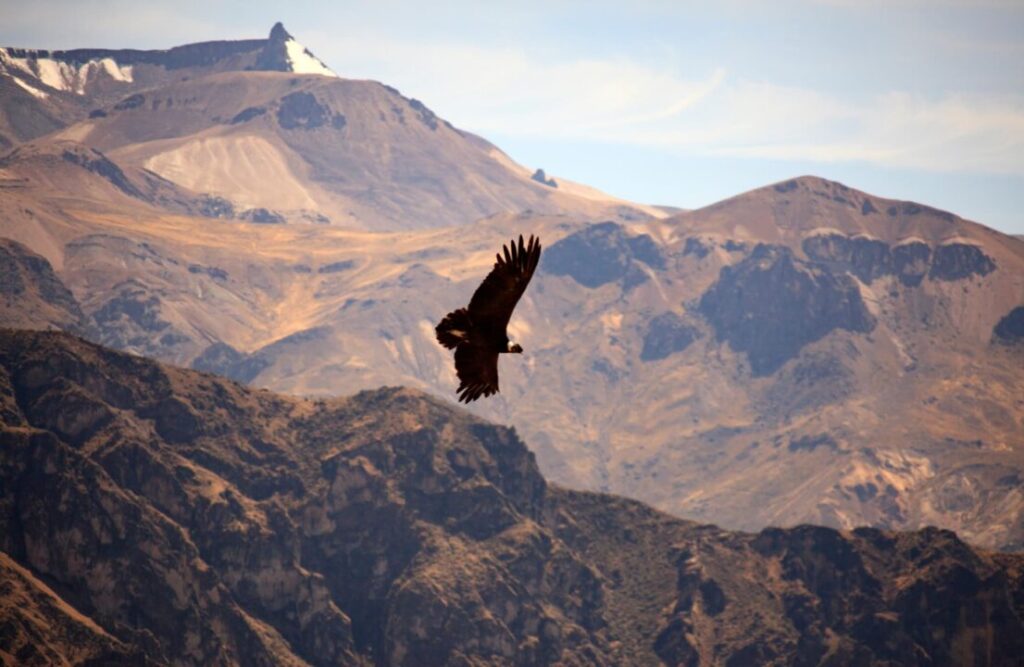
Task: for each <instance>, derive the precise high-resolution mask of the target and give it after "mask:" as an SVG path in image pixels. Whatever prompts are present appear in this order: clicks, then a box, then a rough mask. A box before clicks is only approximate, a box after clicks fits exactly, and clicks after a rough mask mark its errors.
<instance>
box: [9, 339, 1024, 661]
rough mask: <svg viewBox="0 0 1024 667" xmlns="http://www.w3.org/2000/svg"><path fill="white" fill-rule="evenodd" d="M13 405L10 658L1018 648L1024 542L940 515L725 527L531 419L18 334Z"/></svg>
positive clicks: (902, 652)
mask: <svg viewBox="0 0 1024 667" xmlns="http://www.w3.org/2000/svg"><path fill="white" fill-rule="evenodd" d="M0 417H2V423H0V440H2V442H3V447H0V467H2V470H3V479H4V482H5V483H4V484H3V486H0V528H2V529H0V567H2V568H3V570H4V573H5V577H4V581H5V583H4V591H5V592H4V595H3V597H2V603H3V605H5V619H6V621H5V625H4V627H5V630H4V632H3V633H2V635H0V655H3V656H5V659H7V658H8V657H9V658H10V659H12V660H13V661H14V662H15V663H17V664H23V665H43V664H52V663H54V662H61V661H66V662H68V663H70V664H167V663H174V664H197V665H200V664H214V663H216V664H247V665H252V664H278V665H281V664H294V665H302V664H310V665H330V664H353V665H356V664H363V665H423V664H430V665H483V664H487V665H537V664H566V665H620V664H657V663H658V662H663V663H665V664H752V663H756V664H765V665H791V664H807V665H812V664H821V661H822V660H825V661H826V662H828V663H829V664H851V663H857V664H879V665H881V664H930V665H1013V664H1016V663H1015V661H1016V660H1018V658H1019V656H1020V655H1021V654H1022V652H1024V643H1022V642H1024V621H1022V619H1024V605H1022V600H1024V557H1021V556H1011V555H992V554H988V553H985V552H981V551H977V550H974V549H972V548H970V547H968V546H967V545H965V544H964V543H963V542H961V541H960V540H958V539H957V538H956V536H955V535H953V534H952V533H950V532H948V531H940V530H935V529H929V530H924V531H919V532H914V533H902V534H897V533H889V532H885V531H879V530H873V529H861V530H857V531H853V532H837V531H834V530H830V529H826V528H812V527H809V526H805V527H798V528H795V529H789V530H782V529H770V530H765V531H763V532H761V533H760V534H757V535H748V534H741V533H731V532H728V531H722V530H720V529H717V528H714V527H711V526H701V525H698V524H694V523H692V522H687V521H682V520H679V519H673V518H670V517H668V516H666V515H663V514H660V513H658V512H656V511H654V510H652V509H649V508H647V507H645V506H643V505H641V504H639V503H636V502H633V501H628V500H624V499H621V498H617V497H613V496H604V495H600V494H592V493H581V492H573V491H567V490H563V489H561V488H559V487H556V486H552V485H550V484H548V483H547V482H545V480H544V478H543V477H541V475H540V473H539V471H538V469H537V465H536V463H535V461H534V457H533V455H532V454H531V453H530V452H529V451H528V450H527V449H526V447H525V446H524V444H523V443H522V442H521V441H520V440H519V438H518V437H517V435H516V433H515V431H513V430H511V429H508V428H504V427H500V426H495V425H492V424H489V423H486V422H483V421H480V420H478V419H476V418H474V417H472V416H470V415H469V414H468V413H466V412H464V411H460V410H456V409H453V408H452V407H449V406H448V405H446V404H443V403H441V402H439V401H437V400H436V399H433V398H430V397H429V396H427V395H425V394H422V393H420V392H417V391H413V390H408V389H380V390H375V391H370V392H362V393H359V394H356V395H354V396H352V397H350V398H339V399H331V400H327V401H321V400H309V399H297V398H290V397H285V396H279V395H275V394H272V393H269V392H265V391H256V390H251V389H245V388H243V387H241V386H239V385H237V384H234V383H232V382H230V381H227V380H223V379H220V378H217V377H215V376H212V375H207V374H202V373H198V372H195V371H185V370H180V369H175V368H171V367H165V366H161V365H159V364H157V363H155V362H152V361H148V360H145V359H141V358H138V357H133V356H129V355H125V354H121V353H116V352H113V351H110V350H107V349H104V348H101V347H97V346H94V345H91V344H87V343H85V342H83V341H81V340H79V339H75V338H72V337H70V336H68V335H66V334H60V333H52V332H50V333H46V332H28V331H20V332H16V331H9V330H8V331H2V332H0ZM757 619H760V620H757ZM924 656H927V658H925V657H924Z"/></svg>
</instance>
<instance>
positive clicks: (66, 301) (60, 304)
mask: <svg viewBox="0 0 1024 667" xmlns="http://www.w3.org/2000/svg"><path fill="white" fill-rule="evenodd" d="M0 321H3V322H4V323H5V324H6V325H7V326H10V327H17V328H19V329H58V330H61V331H69V332H71V333H73V334H77V335H79V336H85V337H95V335H96V332H95V329H94V327H93V325H92V322H91V320H90V319H89V318H87V317H86V315H85V314H84V313H83V312H82V309H81V307H80V306H79V305H78V302H77V301H75V297H74V296H73V295H72V294H71V292H70V291H69V290H68V288H67V287H66V286H65V285H64V283H62V282H61V280H60V278H58V277H57V275H56V274H55V273H54V272H53V267H51V266H50V263H49V262H47V261H46V260H45V259H44V258H43V257H40V256H39V255H37V254H36V253H34V252H32V251H31V250H29V249H28V248H26V247H25V246H23V245H22V244H20V243H18V242H16V241H11V240H9V239H2V238H0Z"/></svg>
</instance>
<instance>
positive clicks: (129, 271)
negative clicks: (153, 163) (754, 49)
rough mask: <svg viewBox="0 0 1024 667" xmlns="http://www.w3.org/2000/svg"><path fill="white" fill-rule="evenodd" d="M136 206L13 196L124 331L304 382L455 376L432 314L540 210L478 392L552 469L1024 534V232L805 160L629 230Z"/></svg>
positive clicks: (8, 204)
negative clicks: (384, 228) (538, 252)
mask: <svg viewBox="0 0 1024 667" xmlns="http://www.w3.org/2000/svg"><path fill="white" fill-rule="evenodd" d="M92 176H95V175H92ZM122 201H123V202H126V203H125V204H124V206H123V207H120V208H114V207H111V206H110V204H108V203H104V202H99V201H94V200H87V199H86V198H80V199H75V198H67V199H62V200H57V199H55V198H54V197H53V195H52V192H51V191H50V190H46V189H43V188H34V187H33V186H31V185H26V186H25V187H22V188H20V189H12V190H10V196H8V197H6V198H5V199H3V200H0V210H2V211H3V212H4V215H6V216H7V219H8V220H10V221H11V225H10V232H9V233H10V234H11V235H12V236H14V237H15V238H17V239H18V240H21V241H22V242H24V243H26V244H28V245H29V246H30V247H32V248H34V249H37V250H38V251H39V252H41V253H42V254H44V255H45V256H46V257H47V258H49V259H50V261H51V262H52V263H53V264H54V266H55V267H57V268H58V271H59V272H60V275H61V277H62V278H63V279H64V280H65V281H66V283H67V284H68V286H69V287H70V288H71V289H72V290H73V291H74V292H75V295H76V297H77V298H78V300H79V302H80V303H81V304H82V305H83V308H84V310H85V311H86V313H88V314H89V315H91V316H93V317H95V318H97V320H98V324H99V325H100V329H101V336H102V338H101V340H103V341H105V342H107V343H108V344H111V345H116V346H118V347H122V348H124V349H129V350H132V351H136V352H140V353H146V354H153V355H158V356H160V357H161V358H163V359H167V360H172V361H175V362H177V363H181V364H189V363H194V364H195V365H196V366H197V367H200V368H203V369H207V370H214V371H217V372H220V373H224V374H227V375H230V376H231V377H235V378H237V379H239V380H242V381H245V382H252V383H254V384H257V385H260V386H266V387H271V388H274V389H276V390H281V391H290V392H294V393H299V394H318V395H336V394H338V393H342V392H345V391H352V390H356V389H363V388H372V387H377V386H380V385H381V384H388V383H394V382H403V383H407V384H410V385H412V386H416V387H418V388H421V389H426V390H429V391H432V392H436V393H438V394H440V395H441V396H446V397H450V396H451V392H452V390H453V387H454V386H455V380H454V377H453V373H452V364H451V360H450V355H448V354H446V353H445V351H444V350H442V349H441V348H440V347H439V346H438V345H437V344H436V342H435V340H434V336H433V325H434V324H435V323H436V322H437V321H438V320H439V319H440V317H441V316H443V314H444V313H445V312H448V311H449V310H450V309H451V307H452V306H453V304H460V303H465V302H466V300H468V298H469V296H470V295H471V294H472V291H473V289H475V287H476V285H477V284H478V281H479V280H480V279H481V277H482V276H483V275H485V274H486V272H487V270H488V269H489V266H490V263H491V262H492V261H493V252H494V250H495V249H496V248H498V247H500V244H501V243H502V242H505V241H507V239H508V238H509V236H510V235H512V234H515V233H518V232H520V231H522V232H526V231H529V232H531V233H537V234H539V235H540V237H541V238H542V239H543V240H544V242H545V245H546V248H547V250H546V251H545V255H544V257H543V259H542V265H541V268H540V270H539V271H538V275H537V276H536V277H535V279H534V282H533V284H532V285H531V288H530V290H529V291H528V292H527V294H526V296H525V298H524V300H523V302H522V303H521V304H520V306H519V308H518V309H517V312H516V315H515V317H514V318H513V320H512V324H511V327H512V329H511V331H512V335H513V337H514V338H516V339H518V340H519V341H520V342H522V343H523V344H524V347H525V349H526V352H527V354H526V355H525V356H524V357H523V358H522V359H513V360H503V361H502V367H501V374H502V394H501V395H500V396H499V397H497V398H496V399H494V400H492V401H488V402H487V403H483V404H480V405H477V406H474V407H473V408H472V409H473V410H474V411H476V412H477V413H478V414H480V415H482V416H486V417H488V418H491V419H496V420H500V421H503V422H507V423H513V424H516V425H517V427H518V428H519V429H520V430H521V431H522V432H523V433H524V434H526V435H527V436H528V437H529V438H530V442H531V443H532V444H533V446H534V447H535V448H536V451H537V453H538V457H539V461H540V464H541V467H542V469H544V470H545V472H546V473H547V474H549V475H551V476H552V477H553V478H554V479H556V480H558V481H561V482H563V483H567V484H571V485H574V486H577V487H585V488H592V489H603V490H611V491H614V492H618V493H623V494H625V495H630V496H634V497H638V498H641V499H643V500H645V501H647V502H650V503H652V504H654V505H656V506H658V507H659V508H661V509H665V510H669V511H672V512H674V513H678V514H680V515H683V516H689V517H696V518H700V519H702V520H707V521H715V522H718V523H721V524H723V525H726V526H728V527H730V528H743V529H758V528H760V527H763V526H765V525H794V524H797V523H801V522H813V523H824V524H827V525H831V526H835V527H842V528H852V527H854V526H858V525H865V524H868V525H878V526H885V527H893V528H895V527H901V528H913V527H919V526H923V525H939V526H942V527H945V528H950V529H955V530H957V531H958V532H959V533H961V534H962V535H964V536H965V537H967V538H968V539H969V540H971V541H973V542H975V543H978V544H983V545H987V546H990V547H999V548H1019V547H1020V545H1021V544H1022V542H1021V540H1022V539H1024V495H1022V493H1021V490H1020V489H1021V487H1020V484H1019V479H1020V478H1021V475H1024V470H1022V468H1024V461H1022V456H1024V443H1022V441H1021V435H1020V434H1021V433H1022V432H1024V421H1022V415H1024V405H1022V404H1021V402H1020V397H1019V395H1018V393H1019V392H1017V391H1016V390H1015V387H1016V386H1018V385H1019V384H1020V383H1021V381H1022V378H1021V373H1022V370H1021V369H1022V368H1024V363H1022V361H1021V354H1022V350H1024V347H1022V346H1021V344H1020V341H1022V340H1024V325H1022V324H1021V320H1022V317H1021V315H1020V313H1021V312H1024V310H1021V308H1022V305H1024V281H1022V278H1021V276H1022V275H1024V244H1021V243H1020V242H1019V241H1017V240H1016V239H1012V238H1010V237H1006V236H1003V235H1000V234H998V233H996V232H993V231H992V230H988V229H986V228H984V227H982V226H980V225H976V224H974V223H970V222H968V221H964V220H962V219H960V218H957V217H955V216H952V215H950V214H947V213H944V212H940V211H935V210H933V209H928V208H927V207H923V206H920V205H917V204H913V203H909V202H899V201H892V200H883V199H881V198H878V197H873V196H871V195H867V194H865V193H860V192H857V191H854V190H851V189H849V188H845V187H844V186H842V185H840V184H837V183H830V182H827V181H822V180H820V179H814V178H801V179H797V180H794V181H792V182H787V183H781V184H777V185H775V186H769V187H767V188H762V189H760V190H756V191H753V192H751V193H747V194H745V195H741V196H739V197H737V198H734V199H732V200H728V201H726V202H723V203H721V204H718V205H715V206H712V207H709V208H708V209H701V210H699V211H693V212H689V213H684V214H681V215H678V216H676V217H674V218H672V219H671V220H668V221H652V222H649V223H642V224H637V225H634V226H623V225H619V224H617V223H612V222H608V223H602V224H596V225H587V224H585V223H580V222H575V221H573V220H572V219H571V218H567V217H562V216H536V215H519V216H513V215H506V216H496V217H494V218H491V219H488V220H485V221H482V222H481V223H478V224H476V225H471V226H468V227H453V228H446V229H440V230H432V231H425V232H420V233H404V234H369V233H360V232H353V231H346V230H341V229H335V228H331V227H327V226H307V225H244V224H237V223H225V222H223V221H215V220H204V219H196V218H187V217H182V216H171V215H168V214H166V213H160V212H159V211H157V210H156V209H154V207H153V206H152V205H147V206H148V208H145V210H143V208H139V207H140V206H142V204H139V203H137V201H136V200H133V199H130V198H122ZM25 210H31V211H32V212H33V213H32V215H31V216H30V215H28V214H27V213H25ZM140 220H141V221H144V224H140ZM100 320H102V321H100Z"/></svg>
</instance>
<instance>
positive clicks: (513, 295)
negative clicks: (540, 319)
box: [469, 234, 540, 377]
mask: <svg viewBox="0 0 1024 667" xmlns="http://www.w3.org/2000/svg"><path fill="white" fill-rule="evenodd" d="M510 246H511V247H510ZM502 252H503V255H498V256H497V257H498V261H496V262H495V263H494V268H493V269H491V272H490V273H489V274H487V277H486V278H484V281H483V282H482V283H480V287H477V288H476V292H473V298H472V299H470V301H469V316H470V317H471V318H472V320H473V322H475V323H477V325H478V326H486V327H487V328H488V329H490V330H492V331H498V332H500V333H501V334H502V335H504V333H505V327H507V326H508V321H509V318H511V317H512V311H513V310H514V309H515V307H516V304H517V303H518V302H519V297H521V296H522V295H523V292H524V291H526V286H527V285H529V284H530V278H532V277H533V272H534V271H535V270H536V269H537V264H538V262H540V240H539V239H536V238H534V237H533V236H530V241H529V242H528V243H526V244H524V243H523V236H522V234H520V235H519V244H518V245H517V244H516V242H515V241H514V240H513V241H512V243H511V244H509V245H506V246H502ZM495 377H497V376H495Z"/></svg>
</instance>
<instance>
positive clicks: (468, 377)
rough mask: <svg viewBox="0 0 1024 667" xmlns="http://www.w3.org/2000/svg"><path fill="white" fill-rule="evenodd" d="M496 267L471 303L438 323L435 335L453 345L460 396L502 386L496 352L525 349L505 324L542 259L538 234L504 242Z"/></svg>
mask: <svg viewBox="0 0 1024 667" xmlns="http://www.w3.org/2000/svg"><path fill="white" fill-rule="evenodd" d="M502 253H503V254H499V255H497V258H498V261H496V262H495V263H494V268H493V269H491V272H490V273H489V274H488V275H487V277H486V278H484V281H483V282H482V283H480V287H477V288H476V292H474V293H473V298H472V299H470V301H469V306H467V307H466V308H459V309H458V310H456V311H453V312H451V313H448V314H447V315H445V317H444V319H443V320H441V323H440V324H438V325H437V327H436V328H435V331H436V332H437V341H438V342H439V343H441V345H444V346H445V347H446V348H448V349H449V350H452V349H454V350H455V372H456V374H457V375H458V376H459V388H458V389H457V390H456V393H458V395H459V401H461V402H464V403H470V402H472V401H475V400H476V399H478V398H480V397H481V396H490V395H492V394H495V393H497V392H498V355H499V354H504V353H511V354H521V353H522V352H523V348H522V347H520V346H519V345H517V344H514V343H511V342H510V341H509V339H508V333H507V331H506V327H508V321H509V318H511V317H512V311H513V310H514V309H515V307H516V304H517V303H518V302H519V297H521V296H522V295H523V292H525V291H526V286H527V285H528V284H530V278H532V277H533V272H534V270H535V269H536V268H537V263H538V262H539V261H540V240H539V239H536V238H534V237H533V236H531V237H530V240H529V242H528V243H526V244H524V243H523V237H522V235H520V236H519V244H518V245H516V242H515V240H513V241H512V243H511V244H509V245H506V246H503V247H502Z"/></svg>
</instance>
